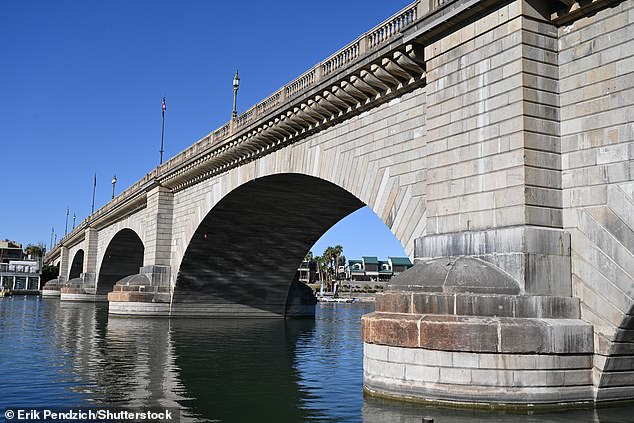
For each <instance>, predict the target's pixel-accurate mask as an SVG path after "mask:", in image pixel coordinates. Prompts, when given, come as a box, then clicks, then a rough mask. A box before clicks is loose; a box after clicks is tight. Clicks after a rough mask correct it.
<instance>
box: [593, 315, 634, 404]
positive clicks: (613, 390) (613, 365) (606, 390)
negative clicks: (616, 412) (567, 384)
mask: <svg viewBox="0 0 634 423" xmlns="http://www.w3.org/2000/svg"><path fill="white" fill-rule="evenodd" d="M604 342H609V341H607V340H606V341H604ZM632 393H634V305H632V306H630V309H629V310H628V312H627V314H626V315H625V316H624V318H623V321H622V322H621V324H620V325H619V327H618V328H617V330H616V334H615V335H614V339H613V340H612V341H611V345H610V346H609V349H608V355H607V357H605V364H604V365H603V372H602V373H601V377H600V379H599V385H598V389H597V398H596V399H597V401H611V400H623V399H631V398H632Z"/></svg>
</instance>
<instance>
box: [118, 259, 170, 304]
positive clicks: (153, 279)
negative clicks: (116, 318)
mask: <svg viewBox="0 0 634 423" xmlns="http://www.w3.org/2000/svg"><path fill="white" fill-rule="evenodd" d="M169 283H170V267H169V266H160V265H153V266H143V267H141V269H140V270H139V274H137V275H132V276H128V277H125V278H123V279H121V280H119V281H117V283H116V284H115V285H114V288H113V291H112V292H110V293H108V302H109V306H108V313H109V314H113V315H120V316H169V315H170V310H171V299H172V298H171V290H170V285H169Z"/></svg>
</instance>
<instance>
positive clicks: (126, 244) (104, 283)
mask: <svg viewBox="0 0 634 423" xmlns="http://www.w3.org/2000/svg"><path fill="white" fill-rule="evenodd" d="M144 251H145V248H144V246H143V242H142V241H141V238H139V236H138V235H137V234H136V233H135V232H134V231H133V230H131V229H123V230H121V231H120V232H118V233H117V234H116V235H115V236H114V238H112V241H110V244H108V248H107V249H106V253H105V254H104V257H103V261H102V262H101V267H100V268H99V277H98V279H97V294H98V295H102V294H107V293H108V292H110V291H112V287H113V286H114V284H115V283H116V282H117V281H118V280H119V279H123V278H124V277H126V276H130V275H134V274H137V273H139V269H140V268H141V267H142V266H143V253H144Z"/></svg>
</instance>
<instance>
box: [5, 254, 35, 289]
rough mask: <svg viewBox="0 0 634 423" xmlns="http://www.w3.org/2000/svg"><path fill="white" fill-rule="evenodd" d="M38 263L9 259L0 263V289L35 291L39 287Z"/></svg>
mask: <svg viewBox="0 0 634 423" xmlns="http://www.w3.org/2000/svg"><path fill="white" fill-rule="evenodd" d="M40 275H41V273H40V263H39V261H36V260H11V261H9V262H8V263H0V289H2V288H5V289H10V290H14V291H15V290H28V291H36V290H39V289H40Z"/></svg>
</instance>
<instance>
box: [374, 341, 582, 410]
mask: <svg viewBox="0 0 634 423" xmlns="http://www.w3.org/2000/svg"><path fill="white" fill-rule="evenodd" d="M364 387H365V390H366V392H367V393H369V394H371V395H376V396H385V397H392V398H399V399H409V400H413V401H419V402H435V403H452V404H454V405H460V404H464V405H467V404H468V405H469V406H471V407H472V406H474V405H475V406H477V405H478V404H482V405H486V406H491V405H498V406H504V405H505V404H512V406H513V407H515V408H516V407H518V406H525V407H534V406H536V405H548V404H561V403H583V402H591V401H593V397H594V394H593V385H592V356H591V354H564V355H559V354H496V353H492V354H476V353H468V352H455V351H438V350H428V349H420V348H401V347H391V346H386V345H374V344H368V343H364Z"/></svg>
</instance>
